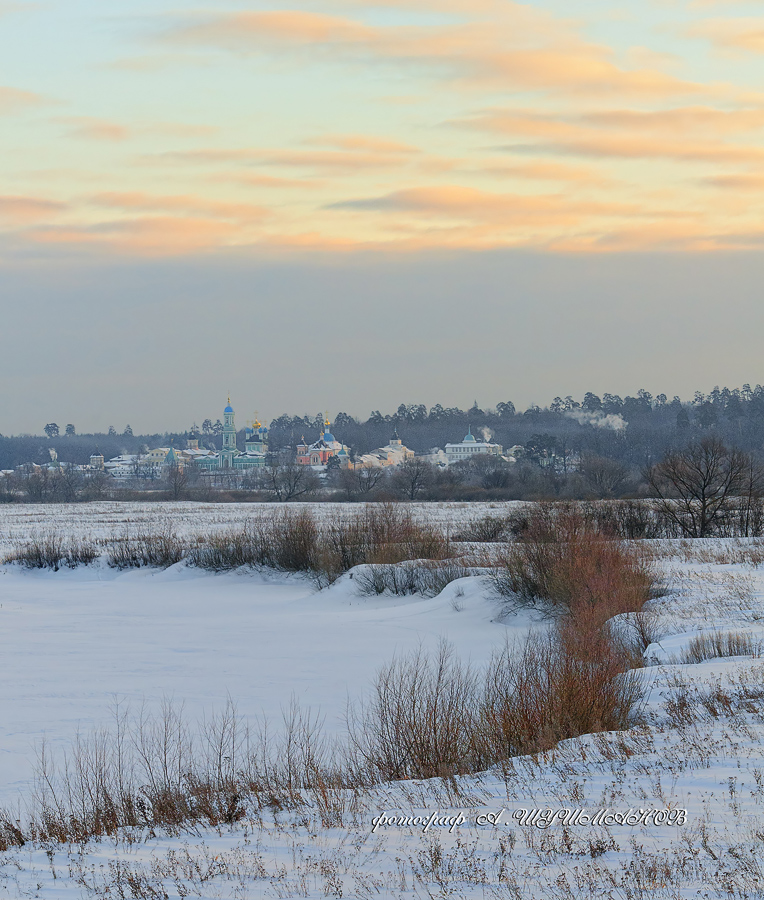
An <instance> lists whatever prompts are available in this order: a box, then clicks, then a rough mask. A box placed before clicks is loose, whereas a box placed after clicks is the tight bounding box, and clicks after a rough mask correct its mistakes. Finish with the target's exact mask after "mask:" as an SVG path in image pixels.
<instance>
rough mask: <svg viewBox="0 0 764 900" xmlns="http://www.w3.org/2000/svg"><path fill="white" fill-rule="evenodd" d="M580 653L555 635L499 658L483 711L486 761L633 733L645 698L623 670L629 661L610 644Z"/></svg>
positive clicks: (538, 638) (489, 676)
mask: <svg viewBox="0 0 764 900" xmlns="http://www.w3.org/2000/svg"><path fill="white" fill-rule="evenodd" d="M581 649H582V648H581V645H580V644H579V643H578V642H577V641H571V640H570V639H569V636H567V635H565V634H562V635H561V634H559V633H554V632H552V633H549V634H546V635H543V636H532V637H530V638H529V639H528V641H527V642H526V644H525V646H524V647H523V648H522V649H521V650H518V649H517V648H512V647H506V648H505V649H504V650H503V651H502V652H501V653H500V654H498V655H496V656H495V657H494V659H493V660H492V662H491V665H490V666H489V668H488V671H487V674H486V680H485V688H484V700H483V704H482V708H481V727H480V732H481V736H482V741H483V743H484V747H485V750H484V753H483V755H484V756H492V757H493V758H494V759H495V760H500V759H502V758H507V757H510V756H517V755H519V754H525V753H533V752H537V751H540V750H548V749H550V748H551V747H553V746H554V745H555V744H556V743H557V742H558V741H561V740H564V739H566V738H571V737H577V736H579V735H582V734H590V733H593V732H599V731H613V730H620V729H624V728H628V727H629V725H630V724H631V723H632V721H633V719H634V715H635V710H636V707H637V705H638V702H639V700H640V698H641V696H642V691H641V685H640V682H639V680H638V677H637V675H636V673H634V672H628V671H624V660H623V659H622V658H621V657H620V656H619V654H617V653H614V652H612V651H611V649H610V647H609V646H608V644H607V642H606V641H604V640H603V641H595V642H593V643H591V644H590V645H589V646H588V647H587V652H586V653H582V652H581Z"/></svg>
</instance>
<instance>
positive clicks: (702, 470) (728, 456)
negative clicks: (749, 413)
mask: <svg viewBox="0 0 764 900" xmlns="http://www.w3.org/2000/svg"><path fill="white" fill-rule="evenodd" d="M646 478H647V482H648V484H649V485H650V488H651V489H652V491H653V493H654V495H655V497H656V498H657V499H656V501H655V502H656V504H657V507H658V509H659V511H660V512H661V513H662V514H663V515H664V516H665V517H666V518H667V519H668V520H669V521H671V522H673V523H674V524H675V525H676V526H677V527H678V528H679V530H680V531H681V532H682V534H683V535H685V536H686V537H707V536H708V535H710V534H712V533H713V532H714V530H715V529H716V528H717V527H718V525H719V524H720V523H721V522H722V521H723V519H724V518H725V517H726V516H727V515H728V514H729V512H730V511H731V507H732V506H733V505H734V503H735V501H736V500H738V501H739V498H740V497H741V495H746V494H747V495H748V496H749V497H751V496H752V495H753V494H754V492H755V491H757V490H760V486H761V481H762V475H761V472H760V470H759V467H758V466H756V465H755V463H754V462H753V460H752V459H751V457H750V456H749V454H747V453H743V452H742V451H741V450H737V449H734V448H732V449H730V448H728V447H727V446H726V445H725V444H724V442H723V441H721V440H720V439H719V438H717V437H708V438H705V439H704V440H702V441H700V442H698V443H694V444H690V445H689V446H687V447H685V448H684V449H683V450H674V451H672V452H671V453H669V454H668V455H667V456H666V457H665V458H664V459H663V460H662V461H661V462H659V463H658V464H657V465H655V466H653V467H652V468H651V469H650V470H649V471H648V472H647V473H646Z"/></svg>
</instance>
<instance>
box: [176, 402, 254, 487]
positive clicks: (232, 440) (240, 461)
mask: <svg viewBox="0 0 764 900" xmlns="http://www.w3.org/2000/svg"><path fill="white" fill-rule="evenodd" d="M189 452H193V451H189ZM197 452H198V453H202V451H197ZM267 454H268V429H267V428H266V427H265V426H264V425H261V424H260V422H256V423H255V424H254V425H252V426H251V427H248V428H247V429H246V434H245V449H244V452H243V453H242V452H241V451H240V450H239V448H238V447H237V446H236V425H235V423H234V411H233V407H232V406H231V398H230V397H229V398H228V405H227V406H226V408H225V409H224V410H223V448H222V450H221V451H220V452H219V453H205V455H204V456H200V457H199V459H198V465H199V467H200V468H202V469H205V470H207V471H211V472H213V471H220V470H233V471H236V470H239V471H241V470H244V469H254V468H261V467H262V466H264V465H265V463H266V459H267Z"/></svg>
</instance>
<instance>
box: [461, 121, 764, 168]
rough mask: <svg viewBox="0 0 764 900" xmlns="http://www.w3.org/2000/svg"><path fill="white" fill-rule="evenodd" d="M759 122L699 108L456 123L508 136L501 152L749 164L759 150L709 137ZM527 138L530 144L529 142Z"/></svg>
mask: <svg viewBox="0 0 764 900" xmlns="http://www.w3.org/2000/svg"><path fill="white" fill-rule="evenodd" d="M673 112H676V115H673V114H672V113H673ZM703 122H705V127H704V126H703ZM759 123H761V124H763V125H764V119H763V118H762V116H761V114H760V113H759V112H758V111H750V110H743V111H739V113H735V112H732V113H726V112H721V111H717V110H710V109H706V110H703V111H702V113H701V111H699V110H696V111H688V110H677V111H668V112H665V113H664V112H658V113H641V112H630V111H623V110H619V111H615V112H610V113H608V112H602V113H594V114H586V115H582V116H575V115H574V116H560V117H555V116H552V115H539V114H535V113H528V112H525V111H511V110H510V111H507V112H502V111H493V112H489V113H485V114H483V115H480V116H476V117H475V118H473V119H470V120H467V121H466V122H461V123H459V124H461V125H463V126H465V125H466V126H467V127H477V128H481V129H483V130H486V131H490V132H493V133H498V134H503V135H507V136H511V137H512V138H513V139H514V141H515V143H514V144H510V145H508V146H507V147H506V148H505V149H506V150H508V151H516V152H526V153H527V152H531V151H533V150H536V151H538V152H544V153H559V154H571V155H578V156H585V157H602V158H607V157H611V158H616V159H617V158H620V159H669V160H679V161H683V162H700V163H752V162H761V161H763V160H764V149H763V148H761V147H760V146H758V145H755V144H745V143H733V142H731V141H725V140H721V139H718V138H716V137H711V138H709V137H708V134H709V133H713V134H716V133H718V132H725V131H730V130H733V129H734V128H735V127H737V129H738V130H750V129H752V128H754V127H757V126H758V124H759ZM529 138H530V139H532V141H533V142H532V143H530V144H529V143H528V142H527V139H529ZM521 141H522V142H521Z"/></svg>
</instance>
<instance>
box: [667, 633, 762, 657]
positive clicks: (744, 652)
mask: <svg viewBox="0 0 764 900" xmlns="http://www.w3.org/2000/svg"><path fill="white" fill-rule="evenodd" d="M763 647H764V644H763V643H762V641H761V640H757V639H755V638H754V636H753V635H752V634H749V633H747V632H743V631H704V632H702V633H701V634H698V635H696V636H695V637H694V638H692V640H691V641H690V643H689V645H688V646H687V648H686V649H685V651H684V653H683V654H682V657H681V660H680V662H682V663H701V662H705V660H707V659H717V658H722V657H726V656H753V657H759V656H761V655H762V649H763Z"/></svg>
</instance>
